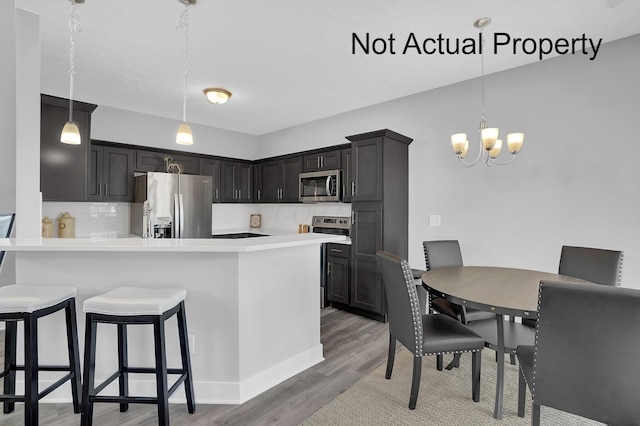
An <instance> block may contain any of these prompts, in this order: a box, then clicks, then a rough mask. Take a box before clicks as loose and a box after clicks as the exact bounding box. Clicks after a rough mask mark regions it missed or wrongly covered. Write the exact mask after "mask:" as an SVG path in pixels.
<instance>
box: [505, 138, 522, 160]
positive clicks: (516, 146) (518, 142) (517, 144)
mask: <svg viewBox="0 0 640 426" xmlns="http://www.w3.org/2000/svg"><path fill="white" fill-rule="evenodd" d="M523 143H524V133H509V134H508V135H507V146H508V147H509V152H510V153H512V154H514V155H515V154H517V153H518V151H520V149H521V148H522V144H523Z"/></svg>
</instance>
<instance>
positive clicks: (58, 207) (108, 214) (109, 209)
mask: <svg viewBox="0 0 640 426" xmlns="http://www.w3.org/2000/svg"><path fill="white" fill-rule="evenodd" d="M65 212H69V214H70V215H71V216H72V217H74V218H75V219H76V221H75V224H76V237H93V238H113V237H121V236H126V235H128V234H129V204H128V203H72V202H43V203H42V215H43V216H48V217H49V219H51V220H52V221H53V229H54V236H56V237H57V236H58V221H57V219H58V218H59V217H60V216H62V215H63V214H64V213H65Z"/></svg>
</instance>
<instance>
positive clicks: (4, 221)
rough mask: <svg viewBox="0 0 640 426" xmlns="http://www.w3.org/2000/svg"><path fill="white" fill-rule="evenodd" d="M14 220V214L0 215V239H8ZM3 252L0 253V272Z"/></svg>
mask: <svg viewBox="0 0 640 426" xmlns="http://www.w3.org/2000/svg"><path fill="white" fill-rule="evenodd" d="M15 218H16V214H15V213H0V238H9V237H10V236H11V230H12V229H13V222H14V220H15ZM4 254H5V252H3V251H0V271H1V270H2V261H3V260H4Z"/></svg>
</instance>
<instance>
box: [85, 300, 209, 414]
mask: <svg viewBox="0 0 640 426" xmlns="http://www.w3.org/2000/svg"><path fill="white" fill-rule="evenodd" d="M118 290H119V289H116V290H114V291H116V293H113V294H115V295H116V298H117V296H119V295H120V294H121V293H120V292H118ZM123 294H126V292H124V293H123ZM94 299H96V300H93V301H92V300H90V301H89V304H87V302H85V312H86V330H85V331H86V333H85V358H84V359H85V361H84V362H85V364H84V365H85V367H84V368H85V370H84V383H83V388H82V397H83V401H84V409H83V413H82V416H81V419H82V425H83V426H90V425H91V424H92V422H93V404H94V403H96V402H111V403H118V404H119V406H120V411H121V412H125V411H127V410H128V408H129V403H143V404H157V406H158V424H159V425H168V424H169V397H170V396H171V395H172V394H173V392H175V390H176V389H177V388H178V387H179V386H180V384H184V389H185V394H186V400H187V409H188V411H189V413H191V414H193V413H194V412H195V410H196V406H195V401H194V398H193V375H192V372H191V361H190V356H189V344H188V338H187V336H188V333H187V322H186V313H185V304H184V300H180V302H179V303H178V304H177V305H175V306H174V307H172V308H171V309H169V310H167V311H165V312H163V313H161V314H159V315H155V314H153V315H144V314H143V315H130V314H126V315H124V314H121V313H118V312H120V311H119V309H118V308H122V306H118V302H117V301H116V302H114V301H113V299H109V303H110V304H111V305H100V308H102V309H101V311H102V312H104V311H109V310H107V309H105V306H106V307H107V308H109V309H111V310H110V311H109V312H114V314H103V313H96V312H91V310H92V309H93V308H92V307H93V306H94V305H92V303H95V306H98V302H100V301H101V300H102V299H100V296H97V297H96V298H94ZM96 310H97V309H96ZM173 315H176V318H177V322H178V334H179V340H180V357H181V361H182V368H167V355H166V343H165V321H166V320H167V319H169V318H170V317H172V316H173ZM98 323H106V324H116V326H117V331H118V335H117V339H118V371H116V372H115V373H114V374H112V375H111V376H109V377H108V378H107V379H106V380H105V381H104V382H103V383H101V384H100V385H98V386H95V384H94V383H95V361H96V331H97V325H98ZM134 324H150V325H152V326H153V334H154V355H155V366H154V367H153V368H150V367H149V368H145V367H131V366H129V362H128V354H127V350H128V347H127V346H128V345H127V327H128V326H129V325H134ZM129 373H151V374H154V375H155V378H156V397H140V396H132V395H130V394H129V383H128V376H129ZM169 374H177V375H179V377H178V379H177V380H176V382H175V383H174V384H173V385H171V386H169V384H168V375H169ZM116 378H117V379H118V392H119V395H117V396H103V395H99V393H100V392H101V391H102V390H103V389H104V388H105V387H106V386H107V385H109V384H110V383H111V382H113V381H114V380H115V379H116Z"/></svg>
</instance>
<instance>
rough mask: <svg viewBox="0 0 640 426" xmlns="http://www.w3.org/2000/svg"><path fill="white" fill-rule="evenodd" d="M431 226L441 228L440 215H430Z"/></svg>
mask: <svg viewBox="0 0 640 426" xmlns="http://www.w3.org/2000/svg"><path fill="white" fill-rule="evenodd" d="M429 226H440V215H438V214H430V215H429Z"/></svg>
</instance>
